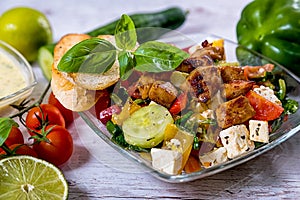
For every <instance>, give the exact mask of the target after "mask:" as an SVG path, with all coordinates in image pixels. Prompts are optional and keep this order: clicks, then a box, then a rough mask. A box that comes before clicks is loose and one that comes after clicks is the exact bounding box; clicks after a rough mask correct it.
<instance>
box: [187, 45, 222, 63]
mask: <svg viewBox="0 0 300 200" xmlns="http://www.w3.org/2000/svg"><path fill="white" fill-rule="evenodd" d="M204 55H207V56H209V57H210V58H211V59H212V60H214V61H220V60H225V53H224V47H213V46H207V47H204V48H199V49H197V50H196V51H195V52H194V53H193V54H192V55H191V57H195V58H201V57H202V56H204Z"/></svg>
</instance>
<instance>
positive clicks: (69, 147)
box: [33, 125, 73, 166]
mask: <svg viewBox="0 0 300 200" xmlns="http://www.w3.org/2000/svg"><path fill="white" fill-rule="evenodd" d="M39 134H40V135H36V136H35V142H34V144H33V149H34V150H35V151H36V152H37V154H38V157H39V158H41V159H44V160H46V161H48V162H50V163H52V164H54V165H56V166H60V165H62V164H63V163H65V162H66V161H68V160H69V158H70V157H71V155H72V153H73V139H72V136H71V134H70V133H69V131H68V130H67V129H65V128H64V127H62V126H58V125H48V126H46V127H45V129H42V130H40V131H39Z"/></svg>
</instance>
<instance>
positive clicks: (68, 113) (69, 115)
mask: <svg viewBox="0 0 300 200" xmlns="http://www.w3.org/2000/svg"><path fill="white" fill-rule="evenodd" d="M48 103H49V104H51V105H54V106H55V107H57V108H58V109H59V111H60V112H61V114H62V115H63V117H64V119H65V122H66V126H68V125H70V124H71V123H72V122H73V121H74V118H75V117H74V116H75V113H73V111H72V110H69V109H67V108H65V107H64V106H63V105H62V104H61V103H60V102H59V101H58V99H57V98H56V97H55V96H54V94H53V92H51V93H50V95H49V98H48Z"/></svg>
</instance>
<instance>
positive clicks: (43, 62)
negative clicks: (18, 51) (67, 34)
mask: <svg viewBox="0 0 300 200" xmlns="http://www.w3.org/2000/svg"><path fill="white" fill-rule="evenodd" d="M54 46H55V45H53V44H50V45H46V46H42V47H41V48H40V49H39V51H38V64H39V66H40V68H41V69H42V72H43V75H44V76H45V78H46V79H47V80H50V79H51V75H52V72H51V67H52V64H53V50H54Z"/></svg>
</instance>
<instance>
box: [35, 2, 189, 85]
mask: <svg viewBox="0 0 300 200" xmlns="http://www.w3.org/2000/svg"><path fill="white" fill-rule="evenodd" d="M186 15H187V12H185V11H183V10H182V9H181V8H179V7H172V8H168V9H166V10H163V11H159V12H152V13H137V14H132V15H130V17H131V19H132V20H133V22H134V24H135V27H136V29H137V36H138V41H139V43H143V42H146V41H149V40H155V39H157V38H159V37H160V36H161V35H163V34H165V33H166V32H168V31H170V30H174V29H176V28H178V27H180V26H181V25H182V24H183V23H184V21H185V18H186ZM118 21H119V20H116V21H113V22H111V23H109V24H106V25H104V26H101V27H99V28H96V29H94V30H92V31H89V32H87V33H86V34H88V35H90V36H92V37H95V36H98V35H104V34H109V35H113V34H114V32H115V27H116V24H117V23H118ZM153 27H154V28H153ZM155 27H156V29H155ZM55 45H56V44H55V43H54V44H48V45H45V46H43V47H41V48H40V49H39V52H38V58H37V60H38V64H39V65H40V67H41V69H42V71H43V74H44V75H45V77H46V78H47V79H48V80H50V79H51V66H52V63H53V50H54V46H55Z"/></svg>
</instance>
